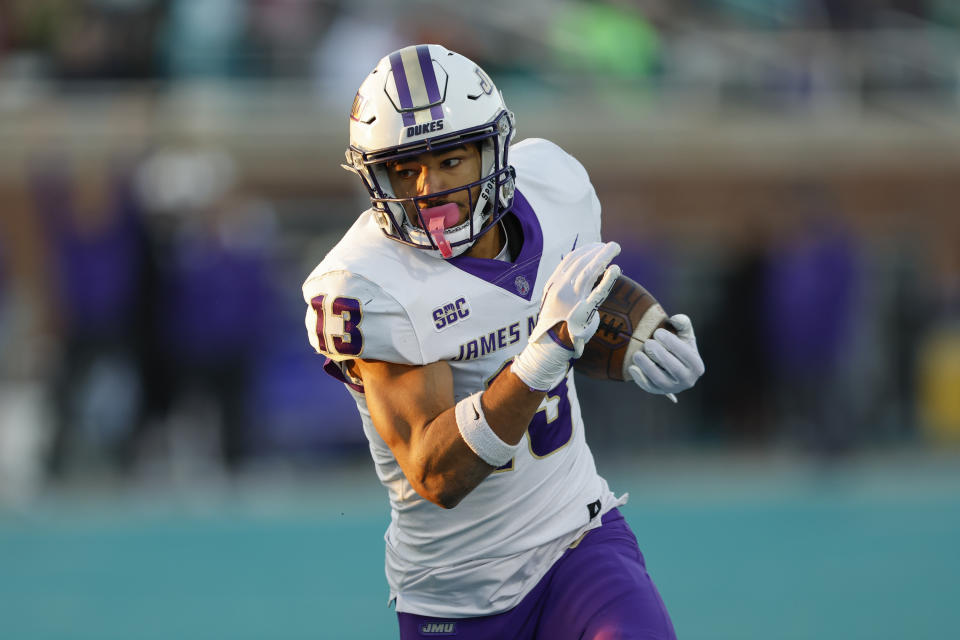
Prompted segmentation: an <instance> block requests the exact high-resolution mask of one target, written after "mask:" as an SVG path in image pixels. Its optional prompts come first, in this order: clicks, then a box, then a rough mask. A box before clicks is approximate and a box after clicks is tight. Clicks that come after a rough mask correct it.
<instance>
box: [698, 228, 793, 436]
mask: <svg viewBox="0 0 960 640" xmlns="http://www.w3.org/2000/svg"><path fill="white" fill-rule="evenodd" d="M768 242H769V237H768V234H767V233H765V232H764V231H763V230H762V229H760V228H756V229H752V230H748V231H747V232H746V233H745V234H744V235H743V236H742V237H741V240H740V242H739V243H738V244H737V245H736V246H735V247H734V255H733V256H732V259H731V260H730V263H729V264H728V266H727V267H726V268H725V269H720V270H718V271H719V273H718V275H717V277H718V285H717V286H718V289H719V291H718V295H717V298H718V305H719V307H718V309H717V310H716V312H715V313H713V314H711V318H710V319H709V320H708V321H707V322H705V323H704V325H703V329H702V331H701V332H700V336H699V340H698V342H699V343H700V344H701V345H702V347H701V350H702V352H703V357H704V361H705V362H708V363H709V365H708V366H709V367H710V369H709V374H710V375H709V376H705V377H704V379H703V393H704V396H705V402H706V405H707V410H708V413H709V415H708V417H707V421H708V422H709V423H710V424H709V425H708V426H707V427H706V428H707V429H708V430H709V431H708V433H705V434H704V435H710V436H712V437H713V438H717V437H721V438H731V439H732V440H733V441H734V442H739V443H743V444H748V445H764V444H769V441H770V439H771V437H772V436H773V434H774V426H775V425H774V424H773V416H772V406H771V396H772V391H773V382H774V381H773V376H772V373H773V372H772V370H771V361H770V360H771V359H770V355H769V354H768V352H767V347H768V346H769V345H768V344H767V343H766V341H765V340H764V332H765V329H766V326H765V322H764V309H763V299H764V294H765V293H766V288H765V278H766V275H767V270H766V267H767V251H768Z"/></svg>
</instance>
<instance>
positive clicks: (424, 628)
mask: <svg viewBox="0 0 960 640" xmlns="http://www.w3.org/2000/svg"><path fill="white" fill-rule="evenodd" d="M420 635H423V636H454V635H457V623H456V622H422V623H420Z"/></svg>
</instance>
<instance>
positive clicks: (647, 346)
mask: <svg viewBox="0 0 960 640" xmlns="http://www.w3.org/2000/svg"><path fill="white" fill-rule="evenodd" d="M670 324H672V325H673V326H674V328H675V329H676V330H677V334H676V335H674V334H672V333H670V332H669V331H667V330H666V329H662V328H661V329H657V330H656V331H654V332H653V336H652V337H651V338H650V339H649V340H647V341H646V342H645V343H644V345H643V348H642V349H640V350H639V351H637V352H636V353H635V354H633V362H632V364H631V365H630V367H629V368H628V369H627V371H628V372H629V374H630V377H631V378H633V381H634V382H635V383H637V386H639V387H640V388H641V389H643V390H644V391H647V392H649V393H658V394H670V393H679V392H681V391H685V390H687V389H689V388H690V387H692V386H693V385H694V384H696V382H697V380H698V379H699V378H700V376H702V375H703V373H704V371H706V367H705V366H704V364H703V358H701V357H700V351H699V350H698V349H697V337H696V335H695V334H694V332H693V322H692V321H691V320H690V318H689V316H686V315H684V314H682V313H678V314H677V315H674V316H671V317H670Z"/></svg>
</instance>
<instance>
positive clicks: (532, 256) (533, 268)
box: [447, 189, 543, 301]
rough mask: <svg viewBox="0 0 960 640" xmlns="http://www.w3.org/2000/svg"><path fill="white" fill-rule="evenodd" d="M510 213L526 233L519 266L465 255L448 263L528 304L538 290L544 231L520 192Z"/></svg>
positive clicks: (518, 259) (517, 191)
mask: <svg viewBox="0 0 960 640" xmlns="http://www.w3.org/2000/svg"><path fill="white" fill-rule="evenodd" d="M510 213H513V215H515V216H516V217H517V219H518V220H519V221H520V228H521V230H522V231H523V246H522V247H521V248H520V255H518V256H517V260H516V262H503V261H501V260H496V259H488V258H474V257H472V256H466V255H463V256H457V257H456V258H451V259H449V260H447V264H451V265H453V266H454V267H456V268H458V269H460V270H461V271H466V272H467V273H469V274H470V275H472V276H476V277H478V278H481V279H483V280H486V281H487V282H489V283H490V284H492V285H495V286H497V287H500V288H501V289H503V290H504V291H507V292H509V293H512V294H513V295H515V296H519V297H520V298H523V299H524V300H527V301H529V300H530V298H531V297H532V296H533V290H534V289H535V288H536V287H535V285H536V283H537V271H538V270H539V268H540V257H541V256H542V255H543V231H542V229H541V228H540V221H539V220H538V219H537V214H536V213H534V211H533V207H531V206H530V203H529V202H527V199H526V198H524V197H523V194H522V193H520V190H519V189H518V190H516V191H515V192H514V194H513V205H512V206H511V207H510ZM508 215H509V214H508Z"/></svg>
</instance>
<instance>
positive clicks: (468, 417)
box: [454, 391, 520, 467]
mask: <svg viewBox="0 0 960 640" xmlns="http://www.w3.org/2000/svg"><path fill="white" fill-rule="evenodd" d="M482 393H483V392H482V391H477V392H476V393H475V394H473V395H472V396H467V397H466V398H464V399H463V400H461V401H460V402H458V403H457V406H456V407H455V408H454V414H455V415H456V417H457V428H458V429H460V437H461V438H463V441H464V442H466V443H467V446H469V447H470V448H471V449H472V450H473V452H474V453H475V454H477V455H478V456H480V459H481V460H483V461H484V462H486V463H487V464H489V465H490V466H491V467H502V466H503V465H505V464H507V463H508V462H510V459H511V458H512V457H513V454H514V453H515V452H516V450H517V447H519V446H520V443H519V442H518V443H517V444H514V445H510V444H507V443H506V442H504V441H503V440H501V439H500V436H498V435H497V434H496V433H494V431H493V429H491V428H490V425H489V424H487V418H486V416H484V415H483V407H481V406H480V395H481V394H482Z"/></svg>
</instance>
